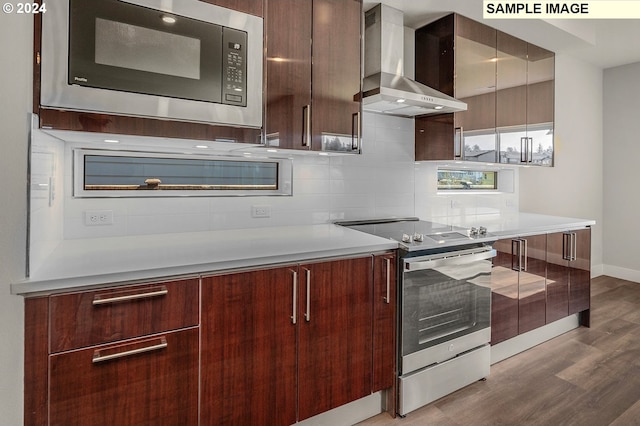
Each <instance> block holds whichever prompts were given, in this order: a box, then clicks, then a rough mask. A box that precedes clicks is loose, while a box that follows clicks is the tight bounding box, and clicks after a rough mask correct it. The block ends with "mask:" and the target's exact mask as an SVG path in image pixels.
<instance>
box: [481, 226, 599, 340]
mask: <svg viewBox="0 0 640 426" xmlns="http://www.w3.org/2000/svg"><path fill="white" fill-rule="evenodd" d="M494 248H495V249H496V251H497V256H496V257H495V259H494V262H493V271H492V278H491V285H492V288H491V303H492V306H491V344H492V345H495V344H497V343H500V342H503V341H505V340H508V339H510V338H512V337H515V336H517V335H518V334H523V333H526V332H528V331H531V330H534V329H536V328H539V327H541V326H543V325H545V324H549V323H552V322H554V321H557V320H559V319H562V318H565V317H567V316H569V315H573V314H576V313H580V314H581V324H582V325H586V326H588V325H589V309H590V297H591V296H590V289H591V228H586V229H580V230H575V231H567V232H557V233H550V234H544V235H533V236H527V237H524V238H515V239H504V240H498V241H496V242H495V244H494Z"/></svg>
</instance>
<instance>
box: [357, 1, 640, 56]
mask: <svg viewBox="0 0 640 426" xmlns="http://www.w3.org/2000/svg"><path fill="white" fill-rule="evenodd" d="M363 2H364V9H365V10H368V9H370V8H371V7H373V6H375V5H376V4H379V3H384V4H386V5H388V6H391V7H394V8H396V9H399V10H401V11H403V12H404V15H405V16H404V25H405V26H407V27H410V28H419V27H421V26H422V25H425V24H426V23H429V22H431V21H433V20H435V19H437V18H439V17H441V16H444V15H445V14H447V13H449V12H458V13H460V14H462V15H464V16H466V17H468V18H471V19H474V20H477V21H481V22H483V23H485V24H487V25H489V26H491V27H494V28H497V29H499V30H501V31H504V32H506V33H509V34H511V35H514V36H516V37H519V38H521V39H523V40H526V41H528V42H530V43H533V44H536V45H538V46H540V47H543V48H545V49H548V50H551V51H553V52H556V53H561V54H569V55H571V56H574V57H576V58H579V59H582V60H584V61H586V62H589V63H591V64H593V65H595V66H597V67H599V68H603V69H605V68H611V67H616V66H619V65H625V64H630V63H634V62H640V48H638V47H637V46H638V45H637V43H638V40H640V20H634V19H615V20H613V19H612V20H595V19H573V20H559V19H557V20H547V21H544V20H540V19H526V20H523V19H517V20H515V19H511V20H509V19H487V20H483V19H482V4H483V2H482V0H382V1H380V0H377V1H372V0H364V1H363Z"/></svg>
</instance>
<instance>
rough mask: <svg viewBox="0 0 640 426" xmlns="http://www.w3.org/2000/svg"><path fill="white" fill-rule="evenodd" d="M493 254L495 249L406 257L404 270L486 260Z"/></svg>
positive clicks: (418, 269) (494, 254)
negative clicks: (436, 255)
mask: <svg viewBox="0 0 640 426" xmlns="http://www.w3.org/2000/svg"><path fill="white" fill-rule="evenodd" d="M495 256H496V250H495V249H485V250H482V251H477V252H472V253H465V254H454V253H444V254H443V255H442V256H438V257H435V258H433V259H429V260H420V258H416V259H407V260H405V261H404V270H405V271H420V270H423V269H434V268H438V267H441V266H452V265H466V264H469V263H473V262H478V261H481V260H488V259H491V258H493V257H495Z"/></svg>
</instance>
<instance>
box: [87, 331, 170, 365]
mask: <svg viewBox="0 0 640 426" xmlns="http://www.w3.org/2000/svg"><path fill="white" fill-rule="evenodd" d="M154 340H157V339H154ZM166 347H167V339H165V338H164V337H162V338H160V343H157V344H155V345H151V346H144V347H142V348H136V349H131V350H128V351H123V352H117V353H114V354H107V355H102V354H101V352H100V350H96V351H94V352H93V360H92V362H93V363H94V364H97V363H99V362H105V361H111V360H113V359H119V358H125V357H128V356H132V355H138V354H143V353H146V352H153V351H159V350H160V349H164V348H166Z"/></svg>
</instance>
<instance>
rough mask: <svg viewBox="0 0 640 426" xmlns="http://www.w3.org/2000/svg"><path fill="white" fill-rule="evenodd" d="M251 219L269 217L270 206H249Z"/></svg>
mask: <svg viewBox="0 0 640 426" xmlns="http://www.w3.org/2000/svg"><path fill="white" fill-rule="evenodd" d="M251 217H271V206H251Z"/></svg>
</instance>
